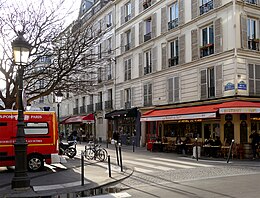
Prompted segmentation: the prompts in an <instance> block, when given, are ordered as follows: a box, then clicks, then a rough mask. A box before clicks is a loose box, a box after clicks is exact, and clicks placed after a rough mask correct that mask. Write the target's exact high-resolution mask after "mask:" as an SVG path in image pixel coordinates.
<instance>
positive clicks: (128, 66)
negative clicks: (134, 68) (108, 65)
mask: <svg viewBox="0 0 260 198" xmlns="http://www.w3.org/2000/svg"><path fill="white" fill-rule="evenodd" d="M131 64H132V63H131V59H127V60H125V81H127V80H130V79H131Z"/></svg>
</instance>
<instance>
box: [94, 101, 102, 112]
mask: <svg viewBox="0 0 260 198" xmlns="http://www.w3.org/2000/svg"><path fill="white" fill-rule="evenodd" d="M95 106H96V111H102V110H103V108H102V102H97V103H96V104H95Z"/></svg>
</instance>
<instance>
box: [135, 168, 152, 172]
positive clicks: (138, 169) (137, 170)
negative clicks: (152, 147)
mask: <svg viewBox="0 0 260 198" xmlns="http://www.w3.org/2000/svg"><path fill="white" fill-rule="evenodd" d="M134 169H135V171H136V172H141V173H152V172H153V171H152V170H150V169H144V168H140V167H135V168H134Z"/></svg>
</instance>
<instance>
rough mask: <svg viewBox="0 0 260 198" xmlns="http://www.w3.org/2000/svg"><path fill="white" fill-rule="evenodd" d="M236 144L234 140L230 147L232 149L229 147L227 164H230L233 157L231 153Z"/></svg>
mask: <svg viewBox="0 0 260 198" xmlns="http://www.w3.org/2000/svg"><path fill="white" fill-rule="evenodd" d="M234 142H235V140H232V142H231V145H230V147H229V152H228V158H227V163H228V162H229V160H230V155H231V152H232V147H233V144H234Z"/></svg>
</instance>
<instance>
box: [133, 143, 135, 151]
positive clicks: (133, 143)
mask: <svg viewBox="0 0 260 198" xmlns="http://www.w3.org/2000/svg"><path fill="white" fill-rule="evenodd" d="M133 152H135V141H134V140H133Z"/></svg>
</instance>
